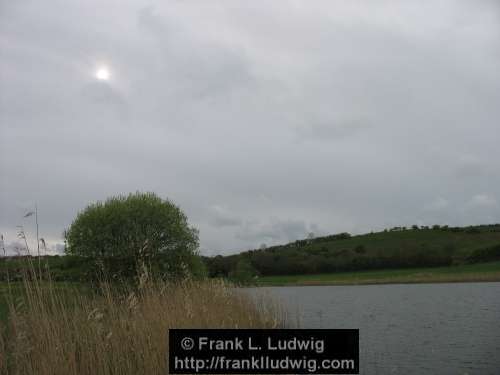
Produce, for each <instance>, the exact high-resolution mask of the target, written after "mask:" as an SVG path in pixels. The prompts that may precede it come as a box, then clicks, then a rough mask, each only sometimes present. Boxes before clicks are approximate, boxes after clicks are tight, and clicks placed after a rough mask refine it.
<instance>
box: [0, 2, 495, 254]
mask: <svg viewBox="0 0 500 375" xmlns="http://www.w3.org/2000/svg"><path fill="white" fill-rule="evenodd" d="M0 21H1V22H0V50H1V51H2V52H1V59H0V74H1V76H0V79H1V86H0V126H1V128H0V172H1V175H0V189H1V190H0V192H1V195H0V232H1V233H3V234H4V235H5V241H6V243H8V244H9V246H10V247H9V248H11V247H12V248H14V247H13V246H15V244H13V243H14V242H15V241H17V239H16V226H17V225H20V224H23V225H24V226H25V229H26V232H27V233H28V234H29V236H30V238H31V239H32V237H33V233H34V223H33V220H31V219H32V218H26V219H22V216H23V213H25V212H26V210H29V209H31V208H32V207H33V205H34V203H35V202H37V204H38V207H39V213H40V228H41V232H42V233H43V236H44V237H45V238H46V239H47V241H48V243H49V244H50V246H51V249H53V251H56V244H60V243H61V233H62V231H63V229H64V228H65V227H67V226H68V225H69V223H70V222H71V220H72V218H73V217H74V216H75V214H76V213H77V211H78V210H80V209H81V208H83V207H84V206H85V205H86V204H88V203H89V202H91V201H95V200H102V199H105V198H106V197H107V196H109V195H113V194H118V193H127V192H131V191H136V190H147V191H155V192H157V193H158V194H160V195H162V196H164V197H169V198H171V199H172V200H174V201H175V202H177V203H178V204H179V205H180V206H181V207H182V208H183V209H184V210H185V211H186V213H187V214H188V216H189V218H190V220H191V222H192V223H193V224H194V225H195V226H197V227H198V228H199V229H200V237H201V247H202V250H203V251H204V252H205V253H211V254H215V253H220V252H223V253H228V252H234V251H237V250H242V249H246V248H251V247H258V246H259V245H260V244H262V243H266V244H268V245H270V244H273V243H279V242H285V241H289V240H294V239H296V238H301V237H304V236H307V235H308V233H310V232H314V233H315V234H324V233H332V232H340V231H351V232H363V231H369V230H376V229H381V228H384V227H386V226H391V225H411V224H433V223H448V224H452V225H461V224H475V223H486V222H499V221H500V203H499V201H500V188H499V186H500V176H499V174H498V170H500V168H499V162H498V160H500V151H499V150H500V148H499V147H498V143H499V140H500V136H499V132H498V126H499V125H498V119H499V118H500V106H499V105H498V103H500V71H499V70H498V66H499V63H500V7H499V6H498V3H497V2H495V1H484V2H475V1H445V0H443V1H437V2H429V3H421V2H414V1H383V2H377V3H376V4H375V3H373V2H370V1H364V2H352V1H337V2H331V1H314V2H308V1H289V2H279V3H278V2H265V1H252V2H248V1H221V2H209V3H208V2H197V1H182V2H181V1H168V2H160V1H145V2H140V1H139V2H135V1H134V2H132V1H130V2H119V3H116V2H108V3H107V2H102V1H100V2H97V1H85V2H68V1H53V2H50V3H46V2H43V3H41V2H37V1H16V2H4V3H3V4H2V5H1V6H0ZM102 65H106V66H108V67H109V69H110V73H111V79H110V80H109V81H107V82H102V81H97V80H96V79H95V76H94V75H95V71H96V70H97V69H98V67H99V66H102ZM58 250H59V251H60V250H61V248H60V246H59V247H58Z"/></svg>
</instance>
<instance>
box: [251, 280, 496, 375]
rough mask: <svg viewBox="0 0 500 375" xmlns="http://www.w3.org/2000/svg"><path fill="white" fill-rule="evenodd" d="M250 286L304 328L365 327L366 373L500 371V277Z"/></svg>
mask: <svg viewBox="0 0 500 375" xmlns="http://www.w3.org/2000/svg"><path fill="white" fill-rule="evenodd" d="M247 290H249V291H250V292H251V293H252V294H258V295H260V294H267V295H270V296H271V297H272V298H273V299H276V300H277V301H279V302H280V303H281V304H283V306H284V307H286V309H287V311H288V316H289V318H290V320H291V321H292V322H294V321H297V319H298V320H299V322H300V326H301V328H359V337H360V369H361V371H360V374H481V375H482V374H500V283H450V284H395V285H356V286H304V287H263V288H248V289H247Z"/></svg>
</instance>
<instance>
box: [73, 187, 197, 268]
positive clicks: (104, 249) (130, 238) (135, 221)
mask: <svg viewBox="0 0 500 375" xmlns="http://www.w3.org/2000/svg"><path fill="white" fill-rule="evenodd" d="M64 237H65V240H66V252H67V253H68V254H73V255H81V256H89V257H103V258H104V257H106V258H108V257H134V258H136V259H138V258H140V257H154V256H156V255H162V254H165V255H167V254H172V255H173V253H179V252H188V253H192V254H194V253H195V252H196V250H197V248H198V231H197V230H196V229H195V228H193V227H190V226H189V224H188V221H187V217H186V215H185V214H184V213H183V212H182V211H181V209H180V208H179V207H178V206H176V205H175V204H174V203H172V202H171V201H170V200H168V199H162V198H160V197H158V196H157V195H156V194H154V193H140V192H137V193H134V194H129V195H128V196H123V195H120V196H116V197H111V198H109V199H107V200H106V201H105V202H97V203H93V204H90V205H89V206H87V207H86V208H85V209H84V210H83V211H81V212H79V213H78V215H77V217H76V219H75V220H74V221H73V223H72V224H71V226H70V227H69V228H68V230H66V231H65V233H64Z"/></svg>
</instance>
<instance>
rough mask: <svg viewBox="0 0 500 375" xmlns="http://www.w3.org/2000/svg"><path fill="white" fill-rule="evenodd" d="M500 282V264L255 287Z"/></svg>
mask: <svg viewBox="0 0 500 375" xmlns="http://www.w3.org/2000/svg"><path fill="white" fill-rule="evenodd" d="M478 282H500V262H489V263H478V264H467V265H457V266H447V267H426V268H406V269H400V268H399V269H386V270H372V271H360V272H339V273H330V274H316V275H314V274H309V275H284V276H264V277H261V278H259V280H258V281H257V282H256V283H255V284H254V285H253V286H254V287H278V286H348V285H386V284H442V283H478Z"/></svg>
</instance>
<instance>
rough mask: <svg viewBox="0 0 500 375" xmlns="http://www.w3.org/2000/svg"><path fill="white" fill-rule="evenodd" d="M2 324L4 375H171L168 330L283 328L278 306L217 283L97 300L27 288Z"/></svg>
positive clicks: (104, 292)
mask: <svg viewBox="0 0 500 375" xmlns="http://www.w3.org/2000/svg"><path fill="white" fill-rule="evenodd" d="M23 295H24V297H23V298H22V299H19V298H18V299H17V300H16V299H15V298H14V297H13V298H12V299H11V302H10V313H9V319H8V321H7V322H3V323H2V322H0V372H1V373H3V374H38V375H49V374H50V375H57V374H65V375H70V374H95V375H101V374H102V375H104V374H134V375H136V374H162V375H164V374H166V373H168V329H169V328H280V327H283V326H284V325H285V318H284V314H283V313H282V311H281V310H280V308H279V306H277V305H276V304H274V303H272V302H271V301H267V302H265V303H262V301H260V303H258V302H257V300H255V299H252V298H250V297H248V296H246V295H245V294H244V293H241V292H240V291H238V290H237V289H235V288H233V287H232V286H231V285H228V284H226V283H225V282H223V281H220V280H205V281H193V280H185V281H182V282H177V283H166V282H145V283H143V284H142V285H141V286H140V287H138V288H134V289H129V288H125V289H124V288H116V287H115V286H113V285H112V284H102V286H101V288H100V289H99V293H80V292H78V291H77V290H75V291H71V290H68V288H57V287H56V286H54V283H47V284H42V283H40V282H38V281H36V280H35V281H33V280H32V281H28V282H25V283H24V293H23Z"/></svg>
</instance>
